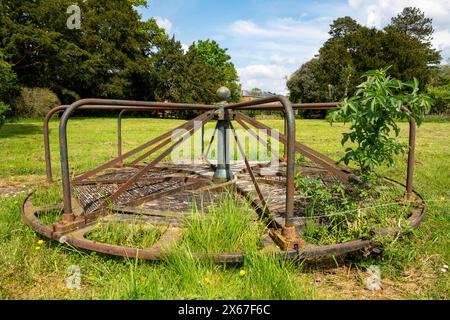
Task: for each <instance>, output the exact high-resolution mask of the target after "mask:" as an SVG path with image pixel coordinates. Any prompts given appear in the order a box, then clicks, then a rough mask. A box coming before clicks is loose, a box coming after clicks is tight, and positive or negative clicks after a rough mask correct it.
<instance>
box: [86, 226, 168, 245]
mask: <svg viewBox="0 0 450 320" xmlns="http://www.w3.org/2000/svg"><path fill="white" fill-rule="evenodd" d="M164 232H165V230H164V228H159V227H153V226H146V225H144V224H143V223H139V222H137V221H134V222H132V223H125V222H117V221H107V222H99V223H98V224H97V225H96V227H95V229H94V230H93V231H91V232H90V233H88V234H87V236H86V238H87V239H89V240H92V241H96V242H101V243H107V244H112V245H117V246H123V247H129V248H138V249H145V248H150V247H151V246H152V245H153V244H155V243H156V242H157V241H158V240H159V239H160V238H161V235H162V234H163V233H164Z"/></svg>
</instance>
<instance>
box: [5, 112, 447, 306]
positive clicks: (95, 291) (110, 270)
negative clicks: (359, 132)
mask: <svg viewBox="0 0 450 320" xmlns="http://www.w3.org/2000/svg"><path fill="white" fill-rule="evenodd" d="M181 123H183V121H181V120H162V119H145V118H130V119H125V120H124V122H123V139H124V150H125V151H126V150H130V149H132V148H133V147H137V146H138V145H140V144H142V143H144V142H146V141H148V140H150V139H151V138H153V137H156V136H158V135H160V134H162V133H164V132H166V131H167V130H168V129H170V128H174V127H176V126H178V125H180V124H181ZM264 123H266V124H267V125H269V126H271V127H274V128H277V129H281V128H282V127H283V122H282V121H281V120H264ZM400 126H401V129H402V132H401V137H400V139H401V140H402V141H403V142H406V141H407V132H408V130H407V124H406V123H401V125H400ZM50 128H51V137H50V138H51V149H52V160H53V172H54V174H55V178H56V179H57V178H58V177H59V164H58V160H59V150H58V136H57V133H58V130H57V128H58V122H57V121H56V120H55V121H52V122H51V124H50ZM345 130H346V126H345V125H343V124H339V123H338V124H334V125H333V126H330V124H329V123H327V122H325V121H323V120H297V140H299V141H301V142H303V143H305V144H307V145H308V146H310V147H312V148H315V149H317V150H318V151H320V152H323V153H325V154H327V155H329V156H330V157H332V158H333V159H339V158H340V157H341V156H342V155H343V152H344V148H343V147H342V146H341V145H340V140H341V133H342V132H345ZM68 136H69V157H70V163H71V171H72V173H73V172H82V171H84V170H87V169H89V168H93V167H94V166H96V165H99V164H101V163H103V162H105V161H107V160H108V159H111V158H113V157H114V156H116V154H117V148H116V139H117V133H116V119H114V118H76V119H73V120H71V121H70V123H69V131H68ZM449 137H450V123H449V122H436V121H433V122H426V123H424V124H423V125H422V126H421V127H420V128H419V129H418V132H417V148H416V149H417V154H416V157H417V159H416V172H415V189H416V190H417V191H419V193H421V194H422V195H423V196H424V198H425V199H426V201H427V203H428V209H427V217H426V219H425V221H424V223H423V225H422V226H421V227H420V228H419V229H417V230H415V231H414V232H413V233H412V234H410V235H409V236H407V237H406V238H402V239H397V240H396V241H393V242H390V243H389V244H387V245H386V246H385V247H384V248H383V251H382V253H380V254H378V255H370V256H364V255H356V256H355V255H353V256H351V257H342V258H335V259H328V260H323V261H316V262H295V263H294V262H289V261H279V260H277V259H275V258H274V257H271V256H262V255H258V254H249V255H248V257H247V258H246V260H245V262H244V263H243V264H242V265H233V266H230V265H220V264H213V263H211V262H208V261H198V260H196V259H194V258H192V256H191V255H190V254H189V246H188V245H187V246H185V247H181V249H180V250H178V251H177V252H174V253H173V254H171V255H170V256H168V257H167V259H165V260H164V261H161V262H144V261H136V260H133V259H121V258H112V257H108V256H103V255H99V254H95V253H90V252H85V251H80V250H77V249H75V248H72V247H70V246H66V245H61V244H59V243H57V242H52V241H49V240H47V239H43V238H41V237H39V236H38V235H37V234H36V233H35V232H33V231H32V230H31V229H30V228H29V227H27V226H26V225H24V224H23V223H22V221H21V218H20V204H21V202H22V201H23V200H24V198H25V196H26V194H27V191H30V190H33V189H36V188H43V187H45V186H46V180H45V164H44V148H43V133H42V121H41V120H40V119H27V120H18V121H15V122H12V123H7V124H5V125H4V126H3V127H2V128H1V129H0V299H448V296H449V285H448V283H449V272H448V271H446V269H445V268H444V266H445V265H448V264H449V262H450V245H449V236H450V234H449V230H450V228H449V227H450V219H449V214H448V212H449V209H450V141H449ZM208 140H209V139H206V141H208ZM379 174H381V175H386V176H388V177H390V178H394V179H397V180H399V181H404V180H405V179H406V155H405V156H402V157H398V159H397V163H396V166H395V167H393V168H387V167H383V168H381V170H380V172H379ZM51 196H52V195H49V197H51ZM41 200H42V201H43V202H45V198H44V199H41ZM225 207H226V206H225ZM237 207H238V206H236V208H237ZM219 209H220V210H221V209H223V210H226V212H228V213H229V214H230V216H231V217H232V218H230V219H231V220H233V219H234V220H233V221H239V223H241V224H242V223H248V219H240V217H241V218H242V216H244V217H245V216H246V213H245V212H239V210H230V208H229V207H226V208H223V206H221V207H220V208H219ZM220 210H219V212H220ZM242 211H245V208H244V209H242ZM224 212H225V211H224ZM233 215H234V216H233ZM233 217H234V218H233ZM193 227H195V228H202V227H204V226H201V225H200V226H193ZM237 227H240V228H241V230H245V228H246V225H238V226H237ZM219 229H220V228H218V229H217V230H210V231H211V232H219V233H220V232H225V230H222V229H220V230H219ZM238 229H239V228H238ZM250 230H252V231H254V229H252V228H250ZM243 232H245V231H243ZM216 238H217V237H216ZM195 240H196V239H192V242H195ZM212 245H214V243H212ZM73 265H75V266H78V267H79V268H80V271H81V288H80V289H79V290H72V289H68V288H67V287H66V278H67V277H68V274H67V270H68V268H69V267H70V266H73ZM371 265H376V266H379V267H380V268H381V275H382V287H383V289H382V290H379V291H369V290H367V289H366V288H365V284H364V279H365V278H366V277H367V272H366V269H367V267H369V266H371Z"/></svg>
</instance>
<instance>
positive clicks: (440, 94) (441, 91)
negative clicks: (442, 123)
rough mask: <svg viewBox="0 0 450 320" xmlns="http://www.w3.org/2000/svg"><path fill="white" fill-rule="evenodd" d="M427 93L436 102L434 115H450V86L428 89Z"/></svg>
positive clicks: (433, 110)
mask: <svg viewBox="0 0 450 320" xmlns="http://www.w3.org/2000/svg"><path fill="white" fill-rule="evenodd" d="M427 93H428V94H429V95H430V97H431V98H433V100H434V106H433V109H432V110H431V111H432V113H433V114H450V84H448V85H445V86H438V87H428V90H427Z"/></svg>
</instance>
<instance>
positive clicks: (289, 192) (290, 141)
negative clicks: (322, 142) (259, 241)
mask: <svg viewBox="0 0 450 320" xmlns="http://www.w3.org/2000/svg"><path fill="white" fill-rule="evenodd" d="M272 102H279V103H281V106H282V110H284V112H285V113H286V119H285V123H286V126H287V135H286V137H287V141H286V149H287V150H286V153H287V161H286V227H287V228H291V227H293V226H294V221H293V218H294V193H295V186H294V179H295V117H294V109H293V108H292V104H291V102H290V101H289V100H288V99H287V98H286V97H284V96H273V97H267V98H262V99H256V100H253V101H247V102H242V103H236V104H230V105H227V106H225V109H231V110H233V109H245V108H247V107H251V106H258V108H261V107H262V108H261V109H264V106H262V105H264V104H267V103H272Z"/></svg>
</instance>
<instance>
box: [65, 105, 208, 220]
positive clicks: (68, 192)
mask: <svg viewBox="0 0 450 320" xmlns="http://www.w3.org/2000/svg"><path fill="white" fill-rule="evenodd" d="M105 104H106V105H117V106H136V107H157V108H161V109H162V110H164V109H165V110H167V109H169V108H174V110H186V109H191V110H212V109H215V108H216V107H215V106H208V105H194V104H175V103H158V102H145V101H127V100H107V99H83V100H79V101H76V102H75V103H73V104H72V105H71V106H70V107H69V108H67V110H66V111H65V112H64V114H63V115H62V117H61V121H60V126H59V140H60V154H61V159H60V160H61V176H62V185H63V199H64V212H65V214H68V215H69V214H72V211H73V210H72V199H71V193H72V192H71V187H70V169H69V152H68V147H67V123H68V121H69V118H70V117H71V115H72V114H73V112H74V111H75V110H77V109H79V108H80V107H82V106H83V105H105ZM119 159H120V158H119Z"/></svg>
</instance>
